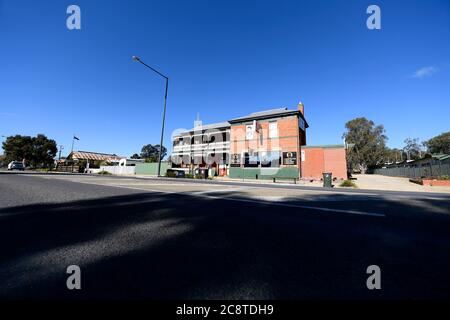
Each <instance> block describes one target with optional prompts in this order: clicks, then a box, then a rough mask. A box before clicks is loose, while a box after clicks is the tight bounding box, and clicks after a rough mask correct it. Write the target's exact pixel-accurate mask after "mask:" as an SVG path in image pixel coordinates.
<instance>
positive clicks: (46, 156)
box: [31, 134, 58, 168]
mask: <svg viewBox="0 0 450 320" xmlns="http://www.w3.org/2000/svg"><path fill="white" fill-rule="evenodd" d="M32 140H33V148H32V153H31V164H32V165H33V167H44V168H47V167H49V166H52V164H53V161H54V160H53V159H54V158H55V156H56V152H57V151H58V147H57V145H56V141H55V140H53V139H48V138H47V137H46V136H45V135H43V134H38V135H37V136H36V137H35V138H33V139H32Z"/></svg>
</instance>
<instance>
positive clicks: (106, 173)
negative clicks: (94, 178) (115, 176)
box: [98, 170, 111, 175]
mask: <svg viewBox="0 0 450 320" xmlns="http://www.w3.org/2000/svg"><path fill="white" fill-rule="evenodd" d="M98 174H104V175H108V174H111V173H110V172H108V171H105V170H102V171H99V172H98Z"/></svg>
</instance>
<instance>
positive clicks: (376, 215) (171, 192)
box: [77, 181, 386, 218]
mask: <svg viewBox="0 0 450 320" xmlns="http://www.w3.org/2000/svg"><path fill="white" fill-rule="evenodd" d="M77 182H78V183H84V184H93V185H98V186H104V187H114V188H125V189H132V190H139V191H146V192H154V193H165V194H183V195H190V196H195V197H200V198H207V199H216V200H228V201H237V202H247V203H256V204H266V205H271V206H280V207H291V208H299V209H308V210H318V211H324V212H337V213H346V214H354V215H364V216H371V217H378V218H384V217H386V215H385V214H383V213H378V212H365V211H358V210H343V209H333V208H324V207H315V206H304V205H298V204H293V203H285V202H269V201H263V200H256V199H243V198H234V197H218V196H212V195H208V194H201V193H196V192H180V191H167V190H156V189H147V188H136V187H130V186H120V185H104V184H97V183H94V182H81V181H77Z"/></svg>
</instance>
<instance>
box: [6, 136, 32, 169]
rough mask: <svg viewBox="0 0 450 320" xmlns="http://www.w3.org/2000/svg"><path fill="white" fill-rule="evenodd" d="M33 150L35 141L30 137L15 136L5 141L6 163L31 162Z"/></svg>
mask: <svg viewBox="0 0 450 320" xmlns="http://www.w3.org/2000/svg"><path fill="white" fill-rule="evenodd" d="M32 149H33V139H32V138H31V137H30V136H21V135H15V136H10V137H7V138H6V140H5V141H3V150H4V151H5V161H6V162H7V163H9V162H11V161H22V160H25V161H30V160H31V154H32Z"/></svg>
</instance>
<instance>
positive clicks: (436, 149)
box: [424, 131, 450, 154]
mask: <svg viewBox="0 0 450 320" xmlns="http://www.w3.org/2000/svg"><path fill="white" fill-rule="evenodd" d="M424 145H425V146H426V147H427V151H428V152H429V153H431V154H433V153H445V154H447V153H450V131H449V132H445V133H442V134H440V135H438V136H436V137H434V138H431V139H430V140H428V141H425V142H424Z"/></svg>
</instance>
